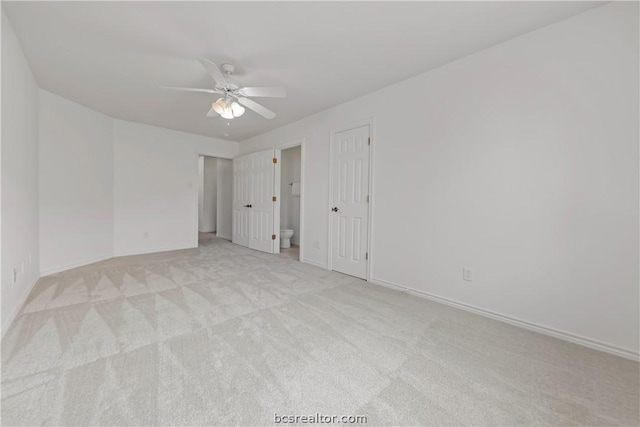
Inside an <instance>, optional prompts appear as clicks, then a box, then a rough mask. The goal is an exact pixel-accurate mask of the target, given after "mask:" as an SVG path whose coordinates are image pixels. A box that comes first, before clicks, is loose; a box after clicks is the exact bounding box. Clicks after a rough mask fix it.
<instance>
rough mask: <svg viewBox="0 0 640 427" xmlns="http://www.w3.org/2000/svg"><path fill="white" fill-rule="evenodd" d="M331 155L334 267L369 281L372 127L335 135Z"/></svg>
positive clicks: (332, 262) (332, 261)
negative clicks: (370, 148) (367, 278)
mask: <svg viewBox="0 0 640 427" xmlns="http://www.w3.org/2000/svg"><path fill="white" fill-rule="evenodd" d="M331 152H332V156H331V157H332V158H331V162H332V163H331V170H332V189H331V196H332V197H331V200H332V206H331V212H330V214H331V222H332V224H331V234H332V236H331V252H332V253H331V267H332V269H333V270H335V271H339V272H341V273H345V274H349V275H352V276H356V277H360V278H362V279H366V277H367V263H368V256H367V250H368V249H367V246H368V229H369V125H366V126H361V127H358V128H355V129H350V130H346V131H343V132H339V133H336V134H335V137H334V138H333V146H332V147H331Z"/></svg>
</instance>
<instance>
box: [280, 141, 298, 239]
mask: <svg viewBox="0 0 640 427" xmlns="http://www.w3.org/2000/svg"><path fill="white" fill-rule="evenodd" d="M301 154H302V153H301V149H300V146H297V147H292V148H288V149H286V150H282V165H281V169H280V174H281V175H280V176H281V179H280V228H281V229H285V228H286V229H291V230H293V237H292V238H291V243H293V244H296V245H299V244H300V196H295V197H294V196H292V195H291V185H289V184H290V183H292V182H300V167H301V162H300V161H301V159H302V157H301Z"/></svg>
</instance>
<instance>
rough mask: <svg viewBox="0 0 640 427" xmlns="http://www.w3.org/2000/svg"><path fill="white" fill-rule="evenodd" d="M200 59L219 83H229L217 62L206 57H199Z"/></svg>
mask: <svg viewBox="0 0 640 427" xmlns="http://www.w3.org/2000/svg"><path fill="white" fill-rule="evenodd" d="M198 61H200V63H201V64H202V66H203V67H204V69H205V70H207V73H209V74H210V75H211V77H213V80H215V81H216V83H217V84H218V85H220V86H222V85H225V84H227V80H226V79H225V78H224V75H223V74H222V71H220V68H218V66H217V65H216V64H214V63H213V62H211V61H209V60H208V59H204V58H199V59H198Z"/></svg>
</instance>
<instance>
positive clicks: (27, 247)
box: [1, 9, 40, 334]
mask: <svg viewBox="0 0 640 427" xmlns="http://www.w3.org/2000/svg"><path fill="white" fill-rule="evenodd" d="M1 151H2V162H1V163H2V166H1V170H2V180H1V181H2V184H1V195H2V197H1V199H2V201H1V206H2V211H1V213H2V220H1V227H2V244H1V247H2V249H1V252H2V264H1V265H2V270H1V274H2V276H1V277H2V304H1V310H2V315H1V319H2V333H3V334H4V332H6V330H7V328H8V327H9V325H10V323H11V320H12V319H13V318H14V317H15V315H16V314H17V312H18V310H19V309H20V306H21V304H22V302H23V301H24V299H25V298H26V297H27V295H28V293H29V291H30V290H31V287H32V286H33V284H34V283H35V282H36V280H38V277H39V276H40V273H39V261H38V256H39V255H38V86H37V84H36V81H35V79H34V77H33V74H32V73H31V69H30V68H29V64H28V63H27V61H26V59H25V57H24V55H23V53H22V49H21V47H20V44H19V43H18V40H17V38H16V35H15V33H14V31H13V28H12V27H11V23H10V22H9V20H8V19H7V17H6V15H5V13H4V9H2V150H1ZM23 264H24V271H23V269H22V265H23ZM14 269H15V270H16V271H17V277H16V282H15V283H14V282H13V270H14Z"/></svg>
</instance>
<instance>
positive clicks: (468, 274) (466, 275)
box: [462, 267, 473, 282]
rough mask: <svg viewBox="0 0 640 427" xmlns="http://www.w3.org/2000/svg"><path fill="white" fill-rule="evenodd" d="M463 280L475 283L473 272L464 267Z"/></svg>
mask: <svg viewBox="0 0 640 427" xmlns="http://www.w3.org/2000/svg"><path fill="white" fill-rule="evenodd" d="M462 280H466V281H467V282H473V270H472V269H470V268H468V267H462Z"/></svg>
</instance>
